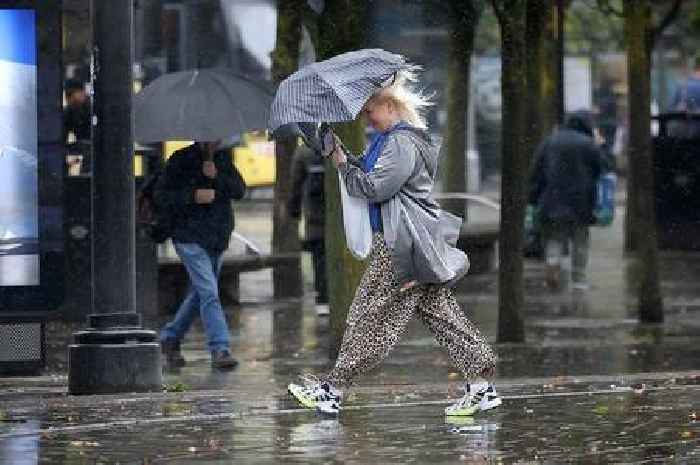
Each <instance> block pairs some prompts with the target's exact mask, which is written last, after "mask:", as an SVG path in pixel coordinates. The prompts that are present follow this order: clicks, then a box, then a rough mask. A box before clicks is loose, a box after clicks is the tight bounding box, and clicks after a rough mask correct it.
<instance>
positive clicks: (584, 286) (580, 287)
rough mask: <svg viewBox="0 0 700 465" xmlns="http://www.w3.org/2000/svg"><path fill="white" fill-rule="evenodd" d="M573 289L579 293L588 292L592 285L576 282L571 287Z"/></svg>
mask: <svg viewBox="0 0 700 465" xmlns="http://www.w3.org/2000/svg"><path fill="white" fill-rule="evenodd" d="M571 287H573V288H574V289H576V290H577V291H587V290H589V289H590V288H591V286H590V284H588V282H586V281H576V282H574V283H573V284H572V285H571Z"/></svg>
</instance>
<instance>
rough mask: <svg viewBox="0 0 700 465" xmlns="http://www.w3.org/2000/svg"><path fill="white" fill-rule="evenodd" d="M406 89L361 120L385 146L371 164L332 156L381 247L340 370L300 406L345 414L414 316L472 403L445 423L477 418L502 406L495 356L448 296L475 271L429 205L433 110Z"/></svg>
mask: <svg viewBox="0 0 700 465" xmlns="http://www.w3.org/2000/svg"><path fill="white" fill-rule="evenodd" d="M408 81H415V76H414V73H413V72H412V71H411V69H408V70H402V71H399V72H398V73H397V76H396V78H395V79H394V82H393V83H392V84H391V85H389V86H387V87H384V88H381V89H380V90H378V91H377V92H375V93H374V94H373V95H372V97H371V98H370V99H369V100H368V101H367V103H366V104H365V106H364V108H363V110H362V113H363V114H364V116H365V117H366V119H367V121H368V122H369V124H371V125H372V126H373V127H374V129H375V130H376V131H377V137H376V138H375V140H374V141H373V142H372V144H371V145H370V146H369V148H368V150H367V152H366V153H365V155H364V157H362V158H361V159H360V160H356V159H354V157H352V156H351V155H347V154H346V153H345V152H344V150H342V149H341V148H340V145H341V144H339V143H336V149H335V150H334V151H333V153H332V158H333V161H334V163H335V166H336V167H337V169H338V170H339V171H340V173H341V174H342V178H343V180H344V182H345V184H346V186H347V190H348V192H349V194H350V195H352V196H355V197H362V198H366V199H367V200H368V201H369V202H370V204H369V205H370V208H369V210H370V212H369V214H370V223H371V226H372V232H373V238H372V251H371V253H370V257H369V266H368V267H367V269H366V271H365V273H364V275H363V276H362V280H361V282H360V285H359V287H358V289H357V291H356V293H355V297H354V299H353V302H352V304H351V306H350V310H349V313H348V319H347V326H346V330H345V335H344V337H343V342H342V345H341V349H340V353H339V355H338V359H337V360H336V363H335V366H334V368H333V369H332V370H331V372H330V373H328V374H327V375H326V376H323V377H320V378H318V379H311V378H309V379H307V380H306V382H305V384H304V385H299V384H290V385H289V392H290V394H291V395H292V396H294V398H296V399H297V401H299V403H301V404H302V405H303V406H305V407H308V408H315V409H317V410H319V411H321V412H323V413H329V414H338V412H339V411H340V410H341V409H342V406H341V402H342V390H345V389H347V388H349V387H350V385H351V384H352V383H353V382H354V381H355V379H356V378H357V377H358V376H359V375H362V374H364V373H366V372H368V371H369V370H371V369H372V368H374V367H376V366H377V365H378V364H379V363H380V362H381V361H382V360H383V359H384V358H385V357H386V356H387V355H388V354H389V352H390V350H391V349H392V348H393V347H394V346H395V345H396V343H397V342H398V341H399V339H400V338H401V336H402V334H403V333H404V332H405V329H406V326H407V324H408V322H409V321H410V320H411V319H412V318H413V317H414V316H418V317H419V318H420V319H421V321H422V322H423V323H424V324H425V325H426V326H427V327H428V329H429V330H430V331H431V332H432V333H433V334H434V335H435V338H436V339H437V342H438V343H439V344H440V345H441V346H442V347H443V348H444V349H445V350H446V351H447V353H448V354H449V356H450V358H451V360H452V362H453V363H454V364H455V365H456V366H457V368H458V369H459V370H460V371H461V372H462V373H463V375H464V377H465V380H466V385H465V395H464V397H463V398H461V399H460V400H459V401H458V402H457V403H455V404H454V405H451V406H449V407H447V408H446V409H445V414H446V415H449V416H469V415H473V414H474V413H476V412H478V411H483V410H489V409H492V408H495V407H497V406H499V405H500V404H501V399H500V397H498V395H497V393H496V389H495V387H494V385H493V383H492V382H491V381H490V379H491V378H492V377H493V376H494V374H495V365H496V355H495V354H494V352H493V350H492V349H491V347H489V345H488V344H487V342H486V340H485V338H484V337H483V336H482V335H481V334H480V333H479V330H478V329H477V328H476V327H475V326H474V325H473V324H472V323H471V322H470V321H469V320H468V319H467V318H466V317H465V316H464V313H463V311H462V309H461V308H460V306H459V304H458V303H457V301H456V300H455V298H454V296H453V294H452V291H451V290H450V285H451V284H453V283H454V282H456V281H457V280H459V279H460V278H461V277H462V276H464V274H465V273H466V272H467V269H468V267H469V261H468V259H467V256H466V255H465V254H464V253H463V252H462V251H460V250H458V249H457V248H455V247H454V241H456V238H457V236H458V233H459V228H460V226H461V220H460V219H458V218H457V217H455V216H453V215H450V214H449V213H446V212H443V211H442V210H441V209H440V206H439V205H438V204H437V203H436V202H435V201H434V200H433V198H432V196H431V192H432V189H433V184H434V181H435V176H436V174H437V160H438V154H437V150H436V148H435V147H434V146H433V145H432V143H431V142H430V139H429V136H428V134H427V132H426V131H425V129H426V124H425V121H424V119H423V118H422V116H421V115H420V110H421V109H422V108H423V107H425V106H426V105H429V104H430V103H429V102H428V101H427V99H425V98H424V97H423V96H422V95H421V94H420V93H418V92H415V91H414V90H413V89H411V87H409V86H408Z"/></svg>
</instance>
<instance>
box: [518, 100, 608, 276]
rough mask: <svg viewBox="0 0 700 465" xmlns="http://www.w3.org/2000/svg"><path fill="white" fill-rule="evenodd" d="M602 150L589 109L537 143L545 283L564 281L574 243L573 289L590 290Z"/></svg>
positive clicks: (534, 196)
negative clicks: (567, 256) (591, 243)
mask: <svg viewBox="0 0 700 465" xmlns="http://www.w3.org/2000/svg"><path fill="white" fill-rule="evenodd" d="M601 163H602V154H601V151H600V149H599V148H598V146H597V145H596V144H595V142H594V139H593V127H592V124H591V119H590V116H589V114H588V113H586V112H577V113H574V114H572V115H570V116H569V117H568V119H567V121H566V124H565V125H564V127H563V128H561V129H555V130H554V132H553V133H552V134H551V135H550V136H549V137H547V139H545V140H544V141H543V142H542V143H541V144H540V146H539V147H538V148H537V152H536V154H535V165H534V169H533V172H532V189H531V191H530V203H531V204H533V205H535V206H536V207H537V211H538V216H539V221H541V223H542V228H543V232H544V237H545V260H546V270H547V284H548V285H549V286H550V287H551V288H552V289H558V288H559V287H560V284H561V278H562V276H561V275H562V266H563V265H564V263H563V261H564V254H565V252H566V250H567V249H568V248H569V244H571V246H572V247H571V248H572V258H571V280H572V282H573V287H574V289H580V290H585V289H588V281H587V277H586V267H587V265H588V249H589V231H588V227H589V226H590V225H591V224H593V223H594V222H595V218H594V216H593V209H594V207H595V192H596V183H597V181H598V177H599V176H600V174H601Z"/></svg>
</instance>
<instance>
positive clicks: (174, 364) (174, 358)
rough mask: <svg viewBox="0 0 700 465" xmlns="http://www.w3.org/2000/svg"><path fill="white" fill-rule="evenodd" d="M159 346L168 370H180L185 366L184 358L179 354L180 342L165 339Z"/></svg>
mask: <svg viewBox="0 0 700 465" xmlns="http://www.w3.org/2000/svg"><path fill="white" fill-rule="evenodd" d="M160 345H161V351H162V352H163V356H164V357H165V363H166V364H167V366H168V368H182V367H184V366H185V365H186V364H187V362H186V361H185V357H183V356H182V352H180V341H178V340H177V339H166V340H165V341H162V342H161V343H160Z"/></svg>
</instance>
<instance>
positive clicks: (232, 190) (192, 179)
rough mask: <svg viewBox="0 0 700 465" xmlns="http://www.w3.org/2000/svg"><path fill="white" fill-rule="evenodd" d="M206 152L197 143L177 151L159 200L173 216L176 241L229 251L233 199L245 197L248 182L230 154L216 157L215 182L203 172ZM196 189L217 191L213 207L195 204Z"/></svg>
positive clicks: (161, 184) (161, 185)
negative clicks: (237, 168) (235, 165)
mask: <svg viewBox="0 0 700 465" xmlns="http://www.w3.org/2000/svg"><path fill="white" fill-rule="evenodd" d="M203 161H204V158H203V153H202V151H201V150H200V148H199V146H198V145H197V144H192V145H190V146H188V147H185V148H183V149H180V150H178V151H176V152H175V153H174V154H173V155H172V156H171V157H170V159H169V160H168V163H167V165H166V166H165V173H164V175H163V176H161V177H160V179H159V180H158V184H157V185H156V189H155V200H156V203H157V204H158V205H161V206H163V207H164V208H166V209H167V211H168V213H169V214H170V215H172V217H171V218H172V225H173V231H172V238H173V241H175V242H182V243H195V244H199V245H200V246H201V247H202V248H204V249H205V250H207V251H210V252H215V253H218V252H222V251H224V250H226V249H227V248H228V244H229V240H230V238H231V232H232V231H233V227H234V222H233V211H232V209H231V200H232V199H236V200H238V199H241V198H242V197H243V195H244V194H245V182H244V181H243V178H242V177H241V175H240V173H239V172H238V170H236V168H235V167H234V166H233V163H232V162H231V155H230V153H228V152H224V151H219V152H216V153H215V154H214V164H215V165H216V169H217V176H216V178H215V179H209V178H207V177H205V176H204V174H203V173H202V162H203ZM196 189H214V190H215V192H216V193H215V198H214V201H213V202H212V203H211V204H208V205H199V204H196V203H195V202H194V191H195V190H196Z"/></svg>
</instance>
